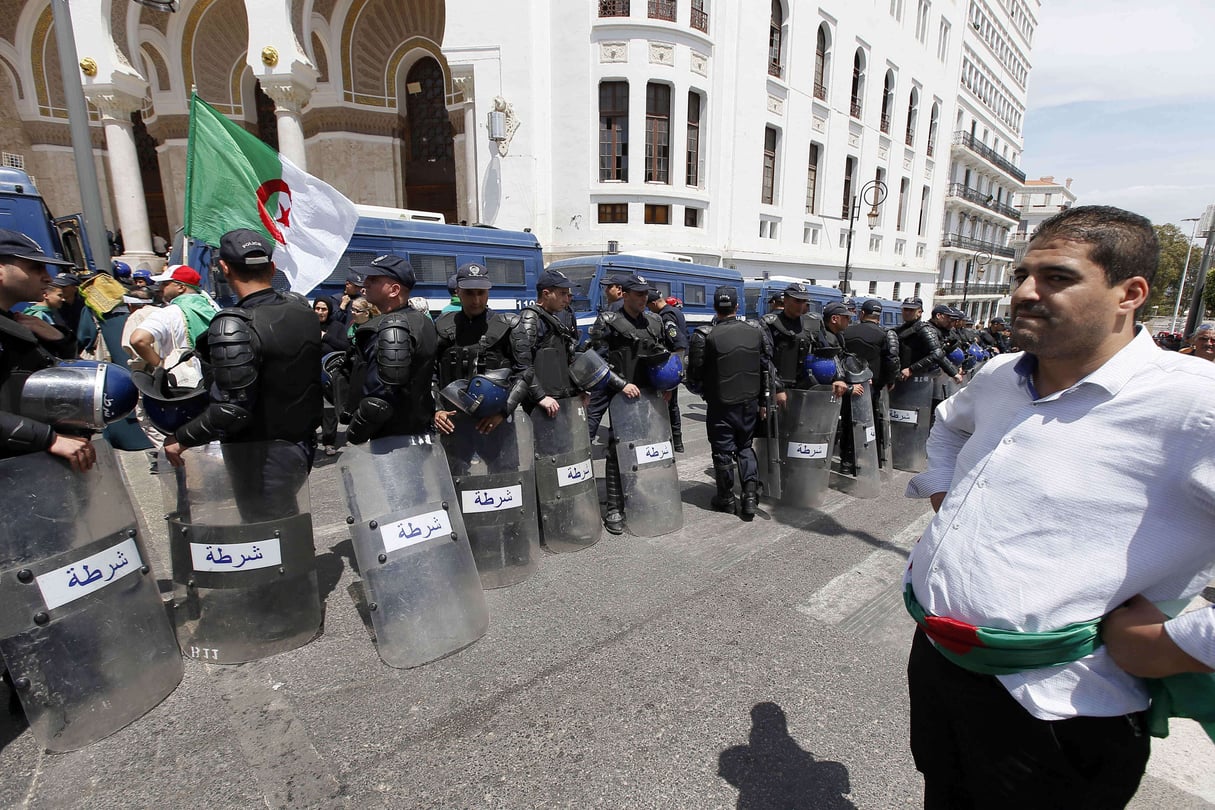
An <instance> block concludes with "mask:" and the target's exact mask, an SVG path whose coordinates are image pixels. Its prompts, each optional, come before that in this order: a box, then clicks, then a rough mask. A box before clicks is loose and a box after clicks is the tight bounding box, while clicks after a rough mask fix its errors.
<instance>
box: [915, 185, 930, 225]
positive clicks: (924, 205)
mask: <svg viewBox="0 0 1215 810" xmlns="http://www.w3.org/2000/svg"><path fill="white" fill-rule="evenodd" d="M929 193H930V192H929V189H928V186H924V190H923V191H922V192H920V227H918V228H917V229H916V235H917V236H923V235H924V232H925V231H927V230H928V195H929Z"/></svg>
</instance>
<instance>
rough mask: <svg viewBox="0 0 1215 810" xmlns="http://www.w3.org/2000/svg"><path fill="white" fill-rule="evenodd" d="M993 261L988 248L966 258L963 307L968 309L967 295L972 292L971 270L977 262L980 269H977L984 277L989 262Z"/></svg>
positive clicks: (963, 280) (980, 275)
mask: <svg viewBox="0 0 1215 810" xmlns="http://www.w3.org/2000/svg"><path fill="white" fill-rule="evenodd" d="M990 261H991V254H990V253H988V252H987V251H986V250H980V251H979V252H978V253H976V254H975V255H973V256H971V257H970V258H969V259H967V260H966V278H964V279H962V309H966V297H967V296H968V295H969V294H970V271H971V268H973V267H974V266H975V265H976V264H977V265H979V269H978V270H977V271H975V272H976V273H977V275H978V276H979V277H980V278H982V277H983V272H984V271H985V270H986V269H987V263H988V262H990Z"/></svg>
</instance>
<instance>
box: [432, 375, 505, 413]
mask: <svg viewBox="0 0 1215 810" xmlns="http://www.w3.org/2000/svg"><path fill="white" fill-rule="evenodd" d="M509 384H510V369H506V368H501V369H495V370H493V371H487V372H485V373H484V374H477V375H476V376H474V377H473V378H472V379H471V380H456V381H455V382H453V383H450V384H449V385H448V386H447V387H446V388H444V389H443V390H442V392H441V394H442V396H443V398H444V399H446V400H447V401H448V402H450V403H451V404H452V405H454V406H455V407H456V408H457V409H458V410H460V411H461V412H463V413H466V414H468V415H469V416H471V417H473V418H474V419H484V418H485V417H487V416H494V415H495V414H500V413H502V412H503V411H505V410H506V400H507V397H508V396H509V394H510V391H509V389H508V385H509Z"/></svg>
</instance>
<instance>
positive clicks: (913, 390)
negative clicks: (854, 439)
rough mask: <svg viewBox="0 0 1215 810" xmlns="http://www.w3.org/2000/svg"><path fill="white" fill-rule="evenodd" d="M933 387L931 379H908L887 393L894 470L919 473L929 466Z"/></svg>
mask: <svg viewBox="0 0 1215 810" xmlns="http://www.w3.org/2000/svg"><path fill="white" fill-rule="evenodd" d="M935 384H936V383H935V381H934V379H933V378H932V377H909V378H908V379H906V380H903V381H902V382H899V383H897V384H895V386H894V390H893V391H891V392H890V410H889V412H888V413H889V414H890V454H891V463H892V465H893V466H894V468H895V469H897V470H905V471H907V472H922V471H923V470H924V468H925V467H926V466H927V465H928V431H929V429H930V428H931V427H932V425H931V422H932V392H933V386H934V385H935Z"/></svg>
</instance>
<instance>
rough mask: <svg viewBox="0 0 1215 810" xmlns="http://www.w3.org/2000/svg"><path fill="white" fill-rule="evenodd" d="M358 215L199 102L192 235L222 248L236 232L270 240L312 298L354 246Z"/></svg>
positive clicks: (189, 158) (190, 170) (189, 197)
mask: <svg viewBox="0 0 1215 810" xmlns="http://www.w3.org/2000/svg"><path fill="white" fill-rule="evenodd" d="M358 218H359V215H358V212H357V211H355V208H354V203H352V202H350V200H348V199H346V198H345V197H344V196H342V194H341V193H340V192H339V191H337V189H335V188H333V186H330V185H329V184H328V183H325V182H323V181H321V180H318V179H317V178H315V177H313V176H312V175H310V174H308V173H306V172H303V171H300V169H298V168H297V167H296V166H295V165H294V164H293V163H291V161H289V160H287V159H286V158H285V157H283V156H282V155H280V154H279V153H278V152H276V151H274V150H273V149H271V148H270V147H269V146H267V145H266V144H264V143H262V142H261V141H260V140H259V139H258V138H256V137H255V136H253V135H252V134H250V133H249V132H246V131H245V130H243V129H241V128H240V127H239V126H237V124H236V123H235V122H233V121H230V120H229V119H228V118H227V117H226V116H224V115H221V114H220V113H219V111H217V110H216V109H215V108H214V107H212V106H211V105H210V104H207V103H206V102H205V101H203V100H202V99H200V98H199V97H198V96H197V95H195V96H194V97H193V98H192V99H191V101H190V140H189V145H188V147H187V150H186V227H185V231H186V234H187V235H188V236H190V237H191V238H193V239H198V240H200V241H202V242H206V243H207V244H209V245H218V244H219V240H220V237H222V236H223V235H224V234H225V233H227V232H228V231H231V230H233V229H235V228H251V229H252V230H255V231H259V232H261V233H263V234H265V235H266V236H267V237H268V238H270V239H273V240H274V243H275V250H274V264H275V266H276V267H278V269H280V270H282V271H283V273H284V274H286V276H287V278H288V279H290V281H291V289H292V290H293V291H295V292H298V293H303V294H307V293H308V292H310V291H311V290H312V289H313V288H314V287H316V285H318V284H320V283H321V282H322V281H324V280H325V279H326V278H328V277H329V274H330V273H332V272H333V268H334V267H336V266H337V263H338V260H339V259H340V258H341V257H342V253H343V252H344V251H345V250H346V246H347V245H348V244H349V243H350V236H351V234H353V233H354V225H355V222H357V221H358Z"/></svg>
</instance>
